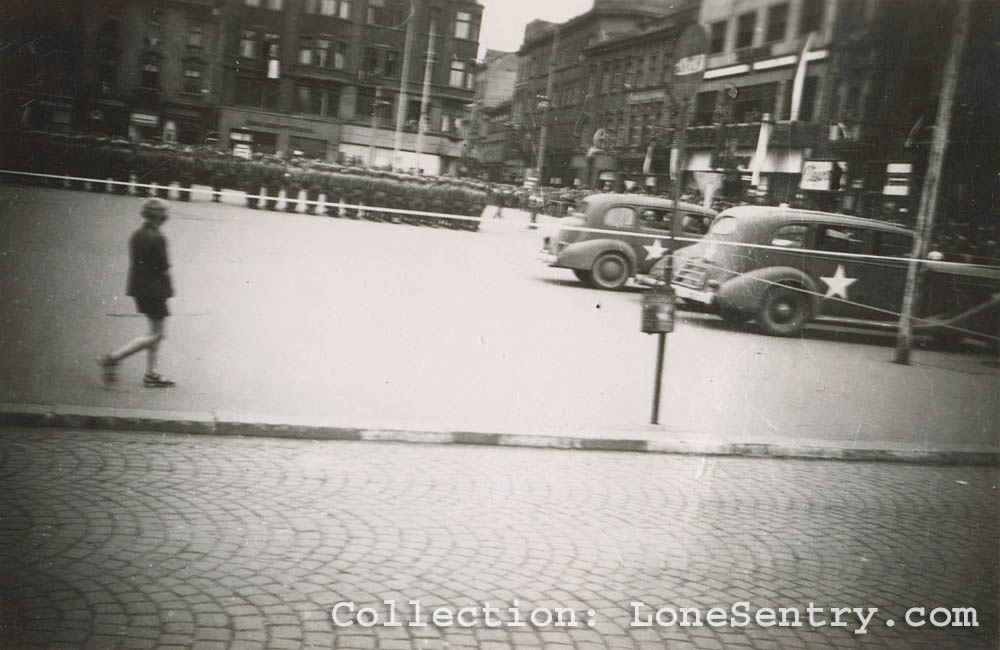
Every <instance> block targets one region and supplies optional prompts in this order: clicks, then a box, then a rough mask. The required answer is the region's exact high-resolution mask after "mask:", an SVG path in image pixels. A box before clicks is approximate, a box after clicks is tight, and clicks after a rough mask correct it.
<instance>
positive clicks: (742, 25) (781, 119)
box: [685, 0, 837, 202]
mask: <svg viewBox="0 0 1000 650" xmlns="http://www.w3.org/2000/svg"><path fill="white" fill-rule="evenodd" d="M836 7H837V4H836V3H834V2H827V1H825V0H779V1H777V2H776V1H775V0H740V1H739V2H733V1H732V0H702V6H701V14H700V18H699V22H700V23H701V25H702V27H703V28H704V30H705V33H706V36H707V39H708V52H707V59H706V70H705V73H704V77H703V81H702V83H701V86H700V88H699V91H698V93H697V95H696V96H695V98H694V102H693V105H692V107H691V110H690V117H689V124H690V125H691V128H689V130H688V134H687V147H688V152H687V154H688V155H687V162H686V165H685V169H686V170H687V172H689V173H690V175H689V178H690V179H691V180H693V182H694V183H696V184H697V186H698V188H699V189H701V190H702V191H703V192H704V193H705V194H709V195H716V194H718V193H720V192H721V194H722V195H723V196H726V197H728V198H730V199H732V200H741V199H746V198H747V196H748V195H751V196H758V197H766V200H768V201H770V202H790V201H792V200H793V199H794V198H795V195H796V194H797V193H798V188H799V181H800V176H801V170H802V165H803V161H804V160H805V159H807V158H808V157H809V155H810V153H811V151H812V150H813V149H814V148H815V147H816V146H817V145H818V143H819V142H820V135H821V130H822V129H821V125H823V124H825V123H826V122H827V120H828V109H829V94H830V82H831V65H830V59H831V49H830V48H831V43H832V40H833V33H834V25H835V21H836V17H837V14H836V11H835V10H836Z"/></svg>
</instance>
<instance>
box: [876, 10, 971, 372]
mask: <svg viewBox="0 0 1000 650" xmlns="http://www.w3.org/2000/svg"><path fill="white" fill-rule="evenodd" d="M969 3H970V0H958V7H956V9H957V11H956V12H955V22H954V24H953V25H952V30H951V31H952V37H951V47H950V48H949V49H948V58H947V60H946V61H945V66H944V79H943V80H942V82H941V97H940V99H939V101H938V109H937V117H936V118H935V120H934V137H933V139H932V140H931V151H930V154H929V155H928V161H927V171H926V172H924V187H923V191H922V192H921V193H920V206H919V208H918V209H917V232H916V238H915V240H914V242H913V254H912V256H911V258H910V266H909V269H908V270H907V273H906V287H905V289H904V292H903V308H902V313H901V314H900V315H899V336H898V338H897V340H896V353H895V356H894V357H893V363H899V364H904V365H905V364H908V363H910V347H911V346H912V344H913V322H912V321H913V312H914V307H915V305H917V304H919V298H920V284H921V280H922V278H923V264H924V258H925V257H927V247H928V244H929V240H930V235H931V232H932V230H933V228H934V219H935V217H936V216H937V205H938V194H939V192H940V187H941V172H942V169H943V168H944V156H945V153H946V152H947V150H948V134H949V132H950V131H951V115H952V107H953V105H954V103H955V88H956V86H957V85H958V74H959V71H960V67H961V64H962V54H963V53H964V52H965V42H966V40H967V39H968V33H969V17H970V14H971V12H970V6H969Z"/></svg>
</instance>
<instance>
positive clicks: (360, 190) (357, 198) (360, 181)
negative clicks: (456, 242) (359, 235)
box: [345, 173, 365, 219]
mask: <svg viewBox="0 0 1000 650" xmlns="http://www.w3.org/2000/svg"><path fill="white" fill-rule="evenodd" d="M346 184H347V186H346V188H345V193H346V195H347V202H348V203H350V204H352V205H357V206H361V205H363V204H364V200H365V190H364V184H365V179H364V178H362V177H361V176H358V175H357V174H356V173H351V174H349V175H348V176H347V177H346ZM347 214H348V217H350V218H351V219H360V218H361V217H362V216H363V214H364V209H363V208H361V207H358V208H351V209H350V210H349V211H348V213H347Z"/></svg>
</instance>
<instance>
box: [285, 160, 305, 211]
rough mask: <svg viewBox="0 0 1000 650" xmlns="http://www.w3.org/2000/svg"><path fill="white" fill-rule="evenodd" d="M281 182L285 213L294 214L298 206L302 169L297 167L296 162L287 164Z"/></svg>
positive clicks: (297, 163)
mask: <svg viewBox="0 0 1000 650" xmlns="http://www.w3.org/2000/svg"><path fill="white" fill-rule="evenodd" d="M282 180H283V182H282V186H283V187H284V190H285V212H295V211H296V210H297V209H298V205H299V191H300V190H301V189H302V168H301V167H299V162H298V161H297V160H293V161H291V162H289V163H288V165H287V167H285V173H284V174H283V175H282Z"/></svg>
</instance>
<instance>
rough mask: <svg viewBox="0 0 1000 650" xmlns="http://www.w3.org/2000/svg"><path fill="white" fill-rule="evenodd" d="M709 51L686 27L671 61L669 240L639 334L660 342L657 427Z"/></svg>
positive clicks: (701, 34)
mask: <svg viewBox="0 0 1000 650" xmlns="http://www.w3.org/2000/svg"><path fill="white" fill-rule="evenodd" d="M707 49H708V38H707V37H706V36H705V31H704V30H703V29H702V28H701V26H700V25H698V24H692V25H689V26H688V27H687V28H686V29H685V30H684V32H683V33H682V34H681V36H680V38H679V39H678V40H677V49H676V50H675V51H676V55H677V58H676V59H675V62H674V74H673V78H672V81H671V97H672V99H673V101H674V104H675V105H677V106H678V107H679V109H680V110H679V113H680V114H679V116H678V117H679V119H678V124H677V131H676V136H675V145H676V147H677V168H676V171H673V170H672V171H673V177H674V179H673V180H674V194H673V196H674V200H673V214H672V218H671V225H670V240H669V242H668V249H667V254H666V260H665V261H664V266H663V277H662V278H660V279H661V280H662V283H660V284H658V285H657V286H656V287H654V288H653V290H652V291H649V292H647V293H646V294H645V295H643V297H642V331H643V332H645V333H647V334H657V335H658V336H659V341H657V346H656V374H655V376H654V381H653V413H652V417H651V419H650V423H651V424H659V420H660V387H661V385H662V381H663V356H664V352H665V350H666V335H667V334H668V333H669V332H672V331H674V310H675V308H676V296H675V295H674V291H673V288H672V287H671V286H670V280H671V278H672V276H673V267H674V251H675V250H676V249H677V248H678V246H677V238H676V237H677V234H678V233H680V229H681V217H682V215H681V212H680V205H679V204H680V194H681V179H682V178H683V176H684V146H685V143H686V131H687V119H688V107H689V105H690V104H691V99H692V98H693V97H694V94H695V92H697V90H698V86H699V84H701V79H702V76H703V75H704V74H705V52H706V50H707Z"/></svg>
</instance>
